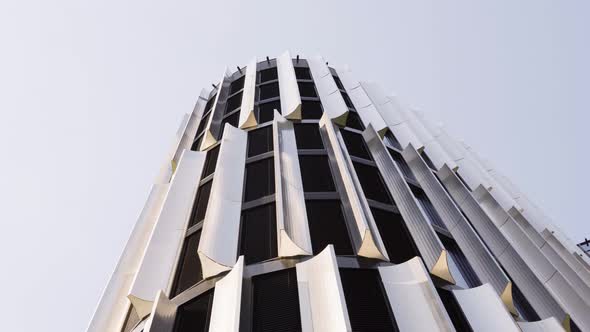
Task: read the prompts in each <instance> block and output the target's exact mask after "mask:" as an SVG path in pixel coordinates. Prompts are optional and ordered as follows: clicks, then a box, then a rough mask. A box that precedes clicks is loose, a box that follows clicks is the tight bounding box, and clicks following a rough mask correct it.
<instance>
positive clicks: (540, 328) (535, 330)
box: [516, 317, 565, 332]
mask: <svg viewBox="0 0 590 332" xmlns="http://www.w3.org/2000/svg"><path fill="white" fill-rule="evenodd" d="M516 324H517V325H518V327H519V328H520V329H521V331H522V332H565V330H564V329H563V326H561V324H560V323H559V321H558V320H557V319H555V317H549V318H546V319H543V320H540V321H536V322H516Z"/></svg>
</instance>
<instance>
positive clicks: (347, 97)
mask: <svg viewBox="0 0 590 332" xmlns="http://www.w3.org/2000/svg"><path fill="white" fill-rule="evenodd" d="M342 98H343V99H344V103H345V104H346V106H348V108H354V104H353V103H352V100H350V97H349V96H348V94H347V93H346V92H342Z"/></svg>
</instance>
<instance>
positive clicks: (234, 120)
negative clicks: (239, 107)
mask: <svg viewBox="0 0 590 332" xmlns="http://www.w3.org/2000/svg"><path fill="white" fill-rule="evenodd" d="M239 121H240V112H234V113H232V114H231V115H228V116H226V117H225V118H224V119H223V120H222V121H221V133H220V134H219V139H221V138H222V137H223V133H224V132H225V124H226V123H228V124H229V125H230V126H232V127H234V128H237V127H238V123H239Z"/></svg>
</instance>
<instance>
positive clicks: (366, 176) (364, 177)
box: [352, 162, 393, 204]
mask: <svg viewBox="0 0 590 332" xmlns="http://www.w3.org/2000/svg"><path fill="white" fill-rule="evenodd" d="M352 164H353V165H354V169H355V170H356V175H357V177H358V179H359V182H360V183H361V187H362V188H363V192H364V193H365V196H366V197H367V198H368V199H372V200H374V201H377V202H381V203H385V204H393V203H392V200H391V197H390V196H389V192H388V190H387V188H386V187H385V184H384V183H383V179H382V178H381V174H379V170H378V169H377V167H373V166H369V165H365V164H361V163H359V162H353V163H352Z"/></svg>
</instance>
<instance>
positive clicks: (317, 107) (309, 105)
mask: <svg viewBox="0 0 590 332" xmlns="http://www.w3.org/2000/svg"><path fill="white" fill-rule="evenodd" d="M322 113H323V111H322V104H321V103H320V102H319V101H309V100H304V101H302V102H301V118H302V119H315V120H319V119H320V118H321V117H322Z"/></svg>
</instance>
